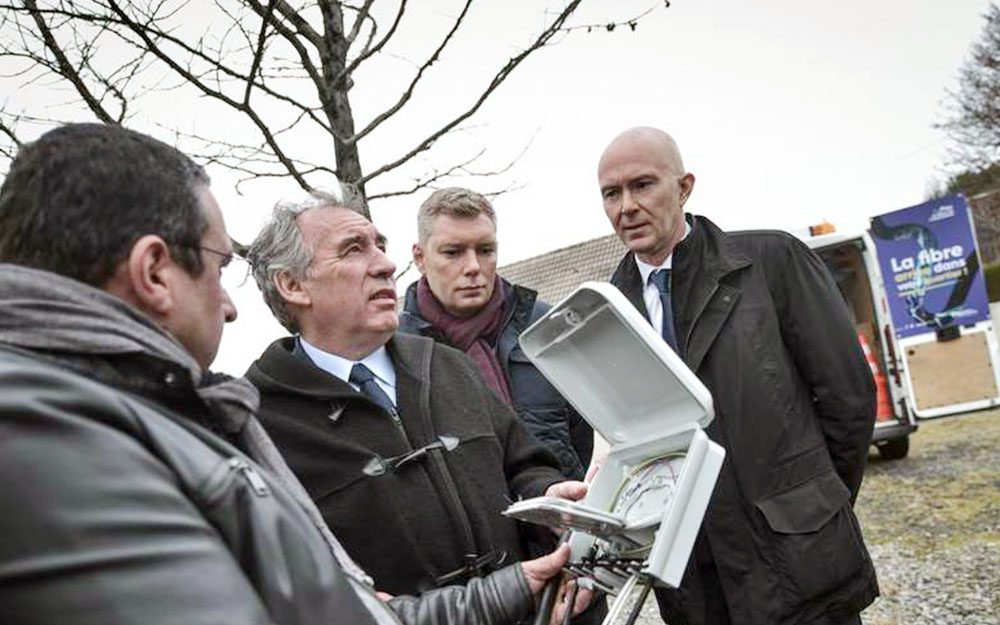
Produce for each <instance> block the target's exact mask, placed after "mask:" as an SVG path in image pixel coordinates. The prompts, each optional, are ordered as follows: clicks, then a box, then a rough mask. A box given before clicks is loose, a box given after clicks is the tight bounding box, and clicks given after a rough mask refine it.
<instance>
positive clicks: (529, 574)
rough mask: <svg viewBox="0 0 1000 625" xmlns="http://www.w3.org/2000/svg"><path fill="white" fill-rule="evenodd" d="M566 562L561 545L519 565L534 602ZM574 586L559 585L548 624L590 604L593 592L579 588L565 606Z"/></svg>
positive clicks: (564, 583)
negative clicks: (569, 591) (571, 601)
mask: <svg viewBox="0 0 1000 625" xmlns="http://www.w3.org/2000/svg"><path fill="white" fill-rule="evenodd" d="M556 486H557V485H556ZM568 561H569V545H567V544H565V543H563V544H561V545H559V546H558V547H557V548H556V549H555V551H553V552H552V553H550V554H549V555H547V556H542V557H541V558H535V559H534V560H526V561H524V562H522V563H521V568H522V569H524V577H525V578H526V579H527V580H528V587H529V588H531V592H532V594H534V595H535V600H536V601H537V600H538V597H539V595H541V593H542V589H544V588H545V583H546V582H548V581H549V580H550V579H552V578H553V577H555V576H557V575H559V574H560V573H561V571H562V567H563V566H564V565H565V564H566V562H568ZM575 584H576V581H574V580H571V581H569V582H567V581H565V580H564V581H563V582H562V583H561V584H560V588H559V594H558V595H557V598H556V607H555V609H554V610H552V620H551V621H549V622H550V623H561V622H562V621H563V617H564V616H565V615H566V610H568V609H570V608H572V610H573V614H579V613H580V612H582V611H583V609H584V608H586V607H587V604H588V603H590V600H591V598H592V597H593V596H594V591H592V590H590V589H587V588H581V589H580V590H579V591H578V592H577V594H576V602H575V604H574V605H573V606H568V605H566V602H567V601H568V600H569V594H570V593H568V592H567V590H570V589H571V588H572V586H573V585H575Z"/></svg>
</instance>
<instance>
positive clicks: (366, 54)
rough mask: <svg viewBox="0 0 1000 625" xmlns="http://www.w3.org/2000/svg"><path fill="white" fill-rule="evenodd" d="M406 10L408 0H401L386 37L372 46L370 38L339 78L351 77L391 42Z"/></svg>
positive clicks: (373, 34)
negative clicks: (370, 45)
mask: <svg viewBox="0 0 1000 625" xmlns="http://www.w3.org/2000/svg"><path fill="white" fill-rule="evenodd" d="M405 12H406V0H401V1H400V3H399V10H398V11H396V19H394V20H393V21H392V26H390V27H389V30H388V31H387V32H386V33H385V37H382V39H380V40H379V42H378V43H376V44H375V45H374V46H372V47H368V44H371V40H369V41H368V44H366V46H365V49H364V50H362V51H361V53H360V54H358V56H357V57H355V59H354V60H353V61H351V62H350V63H348V64H347V65H346V66H345V67H344V69H343V70H342V71H341V74H340V75H338V76H337V79H338V80H343V79H345V78H347V77H349V76H350V75H351V74H353V73H354V71H355V70H356V69H358V66H360V65H361V64H362V63H364V62H365V61H366V60H367V59H369V58H370V57H371V56H372V55H373V54H375V53H376V52H378V51H379V50H381V49H382V48H384V47H385V44H387V43H389V40H390V39H392V36H393V35H394V34H396V28H397V27H398V26H399V23H400V22H401V21H402V20H403V13H405ZM372 36H373V37H374V36H375V30H374V29H372Z"/></svg>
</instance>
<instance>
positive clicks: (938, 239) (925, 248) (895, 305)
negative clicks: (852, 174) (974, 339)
mask: <svg viewBox="0 0 1000 625" xmlns="http://www.w3.org/2000/svg"><path fill="white" fill-rule="evenodd" d="M870 233H871V235H872V239H873V240H874V241H875V247H876V251H877V253H878V258H879V265H880V266H881V269H882V277H883V279H884V280H885V288H886V291H887V293H888V296H889V309H890V311H891V314H892V322H893V325H894V326H895V327H896V336H898V337H900V338H902V337H905V336H913V335H915V334H923V333H927V332H935V331H937V330H940V329H942V328H946V327H948V326H954V325H968V324H972V323H976V322H978V321H985V320H987V319H989V315H990V312H989V300H988V299H987V297H986V285H985V282H984V279H983V272H982V270H981V269H980V267H979V255H978V254H977V253H976V243H975V235H974V233H973V231H972V220H971V216H970V215H969V208H968V206H967V205H966V203H965V198H964V197H962V196H961V195H949V196H947V197H943V198H940V199H937V200H932V201H930V202H926V203H924V204H918V205H917V206H911V207H909V208H904V209H902V210H898V211H894V212H892V213H886V214H885V215H879V216H877V217H873V218H872V220H871V231H870Z"/></svg>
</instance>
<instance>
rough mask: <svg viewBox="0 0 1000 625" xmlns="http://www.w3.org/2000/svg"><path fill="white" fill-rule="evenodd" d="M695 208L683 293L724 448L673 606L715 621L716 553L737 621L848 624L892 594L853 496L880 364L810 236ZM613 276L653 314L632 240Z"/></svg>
mask: <svg viewBox="0 0 1000 625" xmlns="http://www.w3.org/2000/svg"><path fill="white" fill-rule="evenodd" d="M690 222H691V225H692V231H691V233H690V234H689V236H688V237H687V238H685V239H684V240H683V241H681V243H680V244H679V245H678V246H677V247H676V248H675V250H674V253H673V272H672V278H671V287H672V295H671V305H672V310H673V315H674V320H675V331H676V336H677V340H678V349H679V352H680V355H681V357H682V358H683V359H684V361H685V362H686V363H687V365H688V366H689V367H690V368H691V369H692V370H693V371H694V372H695V373H696V374H697V375H698V377H699V379H701V381H702V382H704V383H705V385H706V386H707V387H708V389H709V391H710V392H711V394H712V399H713V401H714V406H715V419H714V421H713V422H712V423H711V425H710V426H709V427H708V430H707V431H708V434H709V436H710V437H711V438H712V439H713V440H715V441H716V442H718V443H720V444H722V445H723V446H724V447H725V448H726V459H725V462H724V464H723V468H722V472H721V474H720V478H719V482H718V484H717V486H716V489H715V491H714V493H713V496H712V500H711V503H710V504H709V509H708V512H707V514H706V517H705V520H704V523H703V526H702V532H701V535H700V537H699V545H700V546H699V547H698V548H696V551H695V555H694V557H693V558H692V562H691V564H690V566H689V567H688V571H687V572H686V574H685V578H684V581H683V582H682V585H681V589H680V591H662V592H660V593H658V598H659V599H660V606H661V612H662V613H663V616H664V618H665V620H667V621H668V622H669V623H671V625H675V624H679V623H702V622H704V621H703V620H702V618H703V617H702V616H701V615H703V614H704V602H705V601H707V600H709V599H706V597H707V595H706V592H705V590H706V586H705V583H704V581H705V580H703V579H701V578H700V577H699V576H700V575H701V574H702V573H703V572H704V570H705V569H706V567H704V566H698V565H699V564H704V561H705V560H706V559H708V558H714V568H715V571H716V573H717V576H718V582H719V584H720V586H721V589H722V592H723V594H724V596H725V600H726V604H727V607H728V611H729V614H730V618H731V622H732V623H734V624H746V625H751V624H752V625H764V624H774V623H782V624H783V623H815V624H829V625H836V624H838V623H841V622H843V621H845V620H847V619H848V618H849V617H850V616H852V615H854V614H857V613H858V612H860V611H861V610H862V609H863V608H864V607H865V606H867V605H868V604H870V603H871V602H872V601H873V600H874V598H875V597H876V596H877V594H878V584H877V582H876V578H875V571H874V568H873V566H872V563H871V559H870V558H869V555H868V552H867V550H866V548H865V545H864V542H863V540H862V537H861V532H860V528H859V526H858V523H857V519H856V518H855V516H854V512H853V510H852V502H853V501H854V498H855V497H856V496H857V493H858V489H859V488H860V486H861V479H862V475H863V473H864V467H865V463H866V461H867V456H868V448H869V445H870V441H871V433H872V428H873V427H874V418H875V391H874V383H873V381H872V376H871V372H870V370H869V369H868V367H867V365H866V364H865V360H864V356H863V354H862V352H861V350H860V347H859V345H858V341H857V337H856V333H855V330H854V327H853V326H852V324H851V322H850V321H849V319H848V314H847V310H846V306H845V304H844V301H843V298H842V297H841V295H840V293H839V291H838V290H837V287H836V285H835V284H834V282H833V280H832V279H831V277H830V275H829V273H828V272H827V270H826V268H825V266H824V265H823V263H822V261H820V260H819V259H818V258H817V257H816V256H815V255H814V254H813V253H812V252H811V251H810V250H809V249H808V248H807V247H806V246H805V245H804V244H803V243H802V242H801V241H799V240H797V239H795V238H794V237H792V236H791V235H788V234H786V233H781V232H762V231H757V232H739V233H724V232H722V231H721V230H719V229H718V228H717V227H716V226H715V224H713V223H712V222H710V221H709V220H708V219H705V218H703V217H693V218H690ZM611 281H612V283H614V284H615V285H616V286H617V287H618V288H619V289H620V290H621V291H622V292H623V293H624V294H625V295H626V297H628V299H629V300H630V301H631V302H632V303H633V304H634V305H635V306H636V308H637V309H638V310H639V311H640V312H642V313H643V315H647V313H646V308H645V304H644V302H643V298H642V289H643V285H642V283H641V278H640V274H639V270H638V268H637V267H636V264H635V260H634V258H633V255H632V254H631V253H629V254H628V255H626V257H625V258H624V259H623V260H622V262H621V263H620V264H619V266H618V269H617V270H616V271H615V274H614V276H613V277H612V280H611ZM647 318H648V315H647ZM708 569H709V570H711V567H708Z"/></svg>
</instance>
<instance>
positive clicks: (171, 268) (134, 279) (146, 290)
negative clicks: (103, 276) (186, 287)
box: [105, 234, 184, 321]
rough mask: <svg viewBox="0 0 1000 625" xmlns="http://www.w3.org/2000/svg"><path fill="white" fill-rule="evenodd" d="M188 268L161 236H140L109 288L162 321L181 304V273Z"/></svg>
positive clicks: (110, 282)
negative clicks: (179, 291) (173, 253)
mask: <svg viewBox="0 0 1000 625" xmlns="http://www.w3.org/2000/svg"><path fill="white" fill-rule="evenodd" d="M183 271H184V268H183V267H181V266H180V265H178V264H177V263H176V262H175V261H174V259H173V258H172V257H171V256H170V246H169V245H167V242H166V241H164V240H163V239H162V238H161V237H159V236H158V235H155V234H147V235H145V236H143V237H140V238H139V240H137V241H136V242H135V243H134V244H133V245H132V249H131V250H130V251H129V255H128V258H126V259H125V261H124V262H122V264H121V265H120V266H119V267H118V269H117V270H116V271H115V274H114V275H113V276H112V278H111V279H110V280H109V281H108V283H107V285H106V287H105V289H106V290H107V291H109V292H110V293H113V294H115V295H117V296H118V297H120V298H122V299H123V300H125V301H126V302H128V303H130V304H132V305H133V306H136V307H137V308H139V309H140V310H142V311H143V312H145V313H147V314H148V315H150V316H151V317H153V318H154V319H155V320H157V321H159V320H161V319H163V318H165V317H167V316H168V315H169V314H170V312H171V311H172V310H173V308H174V306H175V304H176V301H177V291H176V289H177V288H180V286H179V285H178V284H177V282H176V281H177V279H178V272H183Z"/></svg>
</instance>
